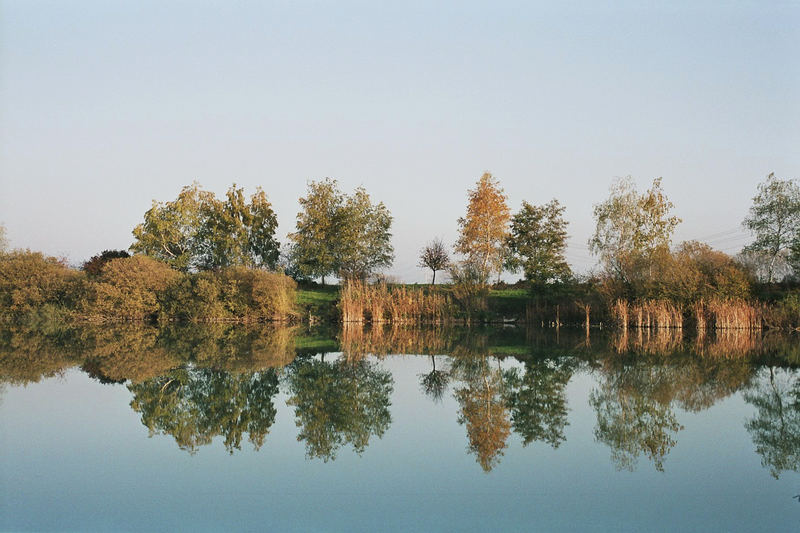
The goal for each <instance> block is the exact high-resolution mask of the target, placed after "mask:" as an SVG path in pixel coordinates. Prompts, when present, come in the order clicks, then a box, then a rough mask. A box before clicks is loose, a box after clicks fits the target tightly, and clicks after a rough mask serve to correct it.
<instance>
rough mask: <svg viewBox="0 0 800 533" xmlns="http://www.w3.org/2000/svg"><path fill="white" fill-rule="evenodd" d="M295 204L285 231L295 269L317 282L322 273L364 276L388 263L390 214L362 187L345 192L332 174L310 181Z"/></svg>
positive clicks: (351, 276)
mask: <svg viewBox="0 0 800 533" xmlns="http://www.w3.org/2000/svg"><path fill="white" fill-rule="evenodd" d="M300 207H301V209H302V210H301V211H300V212H299V213H298V214H297V229H296V231H295V232H294V233H291V234H290V235H289V239H290V240H291V241H292V247H291V252H290V256H291V258H290V260H291V262H292V263H293V265H294V268H295V269H296V270H297V271H298V272H299V273H300V274H302V275H305V276H309V277H320V278H322V280H323V283H324V280H325V277H326V276H328V275H337V276H339V277H340V278H342V279H365V278H367V277H368V276H370V275H371V274H374V273H375V272H377V271H379V270H381V269H382V268H386V267H388V266H390V265H391V264H392V261H393V260H394V248H393V247H392V244H391V238H392V234H391V227H392V216H391V214H390V213H389V210H388V209H387V208H386V206H385V205H384V204H383V202H378V203H377V204H373V203H372V201H371V199H370V197H369V194H368V193H367V191H366V190H365V189H364V188H363V187H359V188H357V189H356V190H355V191H354V192H353V194H352V195H346V194H344V193H342V192H341V191H340V190H339V185H338V183H337V181H336V180H334V179H330V178H326V179H325V180H323V181H319V182H314V181H312V182H310V183H309V184H308V194H307V195H306V196H305V197H303V198H300Z"/></svg>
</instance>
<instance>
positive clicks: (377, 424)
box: [286, 359, 393, 462]
mask: <svg viewBox="0 0 800 533" xmlns="http://www.w3.org/2000/svg"><path fill="white" fill-rule="evenodd" d="M287 381H288V384H289V388H288V395H289V399H288V400H287V402H286V403H287V404H289V405H291V406H293V407H294V414H295V418H296V419H295V424H296V425H297V427H298V428H300V432H299V434H298V435H297V440H298V441H305V443H306V453H307V455H308V456H309V457H318V458H320V459H322V460H323V461H325V462H327V461H328V460H333V459H335V458H336V453H337V451H338V449H339V448H340V447H341V446H343V445H345V444H351V445H352V446H353V449H354V450H355V452H356V453H357V454H359V455H361V454H362V453H363V452H364V450H365V449H366V448H367V446H368V445H369V439H370V438H371V437H372V435H377V436H378V437H382V436H383V434H384V433H385V432H386V430H387V429H389V425H390V424H391V422H392V417H391V414H390V412H389V405H390V403H391V402H390V399H391V395H392V390H393V379H392V375H391V373H390V372H387V371H385V370H381V369H380V368H378V365H377V364H376V363H372V362H369V361H366V360H364V359H361V360H358V361H347V360H344V359H338V360H336V361H334V362H325V361H321V360H317V359H304V360H297V361H295V362H294V363H292V364H291V365H290V367H289V372H288V375H287Z"/></svg>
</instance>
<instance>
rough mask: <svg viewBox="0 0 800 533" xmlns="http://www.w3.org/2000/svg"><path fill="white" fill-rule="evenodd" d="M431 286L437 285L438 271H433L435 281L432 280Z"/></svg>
mask: <svg viewBox="0 0 800 533" xmlns="http://www.w3.org/2000/svg"><path fill="white" fill-rule="evenodd" d="M431 285H436V270H434V271H433V279H432V280H431Z"/></svg>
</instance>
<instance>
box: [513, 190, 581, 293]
mask: <svg viewBox="0 0 800 533" xmlns="http://www.w3.org/2000/svg"><path fill="white" fill-rule="evenodd" d="M506 245H507V246H508V254H507V257H506V268H508V269H509V270H510V271H512V272H515V271H517V270H519V269H522V272H523V273H524V274H525V279H527V280H529V281H532V282H534V283H536V284H540V285H541V284H546V283H553V282H563V281H566V280H567V279H568V278H569V277H570V275H571V270H570V268H569V264H567V260H566V258H565V257H564V252H565V250H566V247H567V221H566V220H564V206H562V205H561V204H559V203H558V200H552V201H550V202H548V203H546V204H544V205H542V206H535V205H531V204H529V203H528V202H522V209H520V210H519V212H518V213H516V214H515V215H514V216H513V217H511V231H510V234H509V236H508V238H507V239H506Z"/></svg>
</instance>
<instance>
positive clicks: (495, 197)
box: [0, 172, 800, 323]
mask: <svg viewBox="0 0 800 533" xmlns="http://www.w3.org/2000/svg"><path fill="white" fill-rule="evenodd" d="M299 203H300V211H299V212H298V213H297V217H296V227H295V231H293V232H291V233H290V234H289V235H288V242H287V243H285V244H284V245H283V247H282V246H281V243H279V242H278V240H277V238H276V231H277V217H276V214H275V212H274V210H273V208H272V205H271V203H270V202H269V200H268V198H267V195H266V193H265V192H264V191H263V190H261V189H257V190H256V192H255V193H254V194H252V195H250V196H247V195H246V194H245V193H244V190H243V189H242V188H240V187H237V186H236V185H235V184H234V185H232V186H231V187H230V188H229V189H228V190H227V191H226V193H225V195H224V197H223V198H218V197H217V196H216V195H215V194H214V193H212V192H210V191H206V190H204V189H202V188H201V187H200V185H199V184H197V183H193V184H192V185H189V186H186V187H184V188H183V189H182V190H181V191H180V192H179V194H178V196H177V198H175V199H174V200H170V201H165V202H159V201H154V202H153V205H152V206H151V208H150V209H148V210H147V211H146V212H145V213H144V217H143V221H142V222H141V223H140V224H138V225H137V226H136V227H135V228H134V229H133V236H134V242H133V243H132V244H131V246H130V249H129V250H130V252H132V253H133V254H134V255H133V256H132V257H128V256H129V252H128V251H125V250H106V251H104V252H102V253H101V254H98V255H96V256H94V257H92V258H91V259H90V260H88V261H87V262H86V263H85V264H84V265H83V271H84V273H85V278H83V281H81V283H83V284H84V285H86V284H87V283H88V285H86V286H87V287H88V286H91V287H93V288H92V289H91V291H89V292H91V295H90V296H87V294H88V292H87V293H86V294H84V295H83V296H81V297H80V298H79V299H81V301H82V302H84V303H85V302H86V301H89V300H92V301H94V302H100V301H101V300H102V299H103V298H106V299H110V298H112V296H111V295H112V294H113V293H114V290H111V289H109V288H108V287H106V286H103V285H101V283H105V282H101V281H100V280H102V279H104V276H105V277H108V276H112V274H111V273H110V272H115V270H114V269H116V271H118V270H120V269H121V268H122V267H120V265H129V267H127V268H130V269H131V270H132V271H135V272H136V273H137V274H136V275H138V276H141V277H148V276H151V277H153V279H162V278H163V279H166V277H169V276H171V275H172V274H169V275H167V274H166V273H167V272H179V273H181V275H182V276H183V277H182V278H181V280H182V281H180V282H177V281H174V280H169V283H170V285H169V287H170V288H169V290H168V291H167V289H166V285H165V284H164V283H166V282H164V283H161V282H158V283H156V286H157V287H159V288H158V289H157V290H156V292H158V291H162V290H163V291H167V292H165V293H164V294H167V293H169V294H170V295H172V297H174V298H175V301H176V302H178V301H180V302H183V303H184V304H186V305H188V303H189V302H195V306H196V307H198V308H203V309H205V310H204V311H203V312H202V313H200V314H201V315H202V316H211V314H213V312H219V313H220V316H225V317H229V316H232V315H231V313H233V314H234V315H236V313H239V311H232V310H231V309H230V308H229V307H230V306H228V307H226V305H225V304H223V303H220V302H225V301H226V299H228V298H234V293H233V292H231V291H230V290H229V289H228V288H226V286H225V284H226V283H233V285H236V283H240V282H241V283H244V282H243V281H241V279H239V278H242V276H243V274H241V273H242V272H244V270H235V269H237V268H239V269H249V270H255V271H261V272H264V273H270V272H271V273H274V274H275V276H281V275H288V276H289V277H291V278H294V280H296V281H300V282H308V281H312V280H315V279H319V280H320V281H321V282H322V284H323V285H324V284H325V281H326V279H328V278H331V277H335V278H338V279H339V280H340V281H343V282H349V281H358V282H362V283H363V282H367V281H369V280H371V279H375V277H376V275H378V274H380V273H381V272H382V271H383V270H385V269H387V268H389V267H390V266H391V265H392V262H393V260H394V249H393V247H392V244H391V239H392V233H391V228H392V222H393V218H392V215H391V213H390V212H389V209H388V208H387V207H386V205H384V204H383V202H374V201H373V200H372V199H371V197H370V196H369V194H368V193H367V191H366V190H365V189H364V188H363V187H359V188H357V189H355V190H354V191H353V192H352V193H351V194H347V193H345V192H343V191H342V190H341V189H340V187H339V184H338V182H337V181H336V180H334V179H330V178H326V179H324V180H320V181H311V182H309V184H308V189H307V192H306V194H305V195H304V196H303V197H301V198H300V199H299ZM673 209H674V206H673V204H672V202H670V200H669V199H668V197H667V195H666V193H665V192H664V190H663V188H662V180H661V178H657V179H655V180H653V182H652V185H651V186H650V187H649V188H648V189H647V190H645V191H644V192H640V191H639V190H637V188H636V186H635V184H634V182H633V180H632V179H631V178H623V179H619V180H617V181H616V182H615V183H614V184H613V185H612V187H611V190H610V194H609V197H608V198H607V199H605V200H604V201H602V202H599V203H598V204H596V205H595V207H594V212H593V215H594V220H595V231H594V234H593V235H592V237H591V239H590V240H589V242H588V249H589V251H590V252H592V253H593V254H595V256H596V257H597V258H598V260H599V269H597V270H595V271H593V272H591V273H589V274H586V275H582V276H579V275H576V274H575V273H574V272H573V271H572V269H571V268H570V265H569V262H568V261H567V255H566V251H567V241H568V238H569V234H568V223H567V221H566V219H565V218H564V211H565V208H564V206H562V205H561V204H560V203H559V202H558V200H556V199H552V200H550V201H548V202H545V203H543V204H540V205H536V204H532V203H529V202H528V201H523V202H522V205H521V208H520V209H519V211H517V212H516V213H514V212H512V210H511V209H510V207H509V205H508V197H507V196H506V195H505V193H504V191H503V189H502V187H501V186H500V182H499V180H497V178H495V177H494V176H492V175H491V174H490V173H488V172H487V173H484V174H483V175H482V176H481V177H480V179H479V180H478V181H477V183H476V184H475V187H474V188H473V189H470V190H469V191H467V207H466V213H465V215H464V216H463V217H461V218H459V219H458V220H457V224H458V228H459V234H458V238H457V240H456V241H455V243H454V245H453V247H452V253H453V255H452V256H451V250H450V249H449V248H448V246H447V245H446V244H445V243H444V242H443V241H442V240H441V239H438V238H435V239H432V240H431V241H429V242H428V244H427V245H425V246H424V247H423V248H422V250H421V253H420V257H419V266H420V267H421V268H426V269H429V270H430V271H431V274H432V275H431V284H432V285H433V284H435V282H436V279H437V273H439V272H445V273H447V274H448V275H449V278H450V283H449V284H448V289H449V293H448V294H449V296H450V297H452V299H453V301H455V302H457V303H458V305H459V306H461V308H462V310H463V312H464V313H465V314H467V315H470V316H472V315H474V313H475V312H476V311H477V312H481V310H482V309H485V306H486V296H487V294H488V292H489V290H490V288H491V280H492V279H497V280H498V281H499V279H500V275H501V274H502V273H503V272H504V271H508V272H511V273H521V275H522V276H523V278H524V284H525V286H526V287H527V288H528V289H529V293H530V296H531V302H532V304H533V305H534V306H535V307H537V308H541V309H544V308H552V307H553V306H556V307H557V308H562V307H563V308H566V307H570V308H572V309H573V310H574V309H575V308H576V307H577V308H580V309H582V310H583V311H585V313H586V315H587V320H588V315H589V310H590V309H595V310H596V311H597V310H599V309H601V308H604V309H609V308H610V306H611V305H612V304H613V303H614V302H615V301H626V302H646V301H664V302H670V303H671V304H670V305H674V306H675V309H678V312H682V311H680V310H681V309H683V310H685V309H688V308H691V307H692V306H696V305H698V304H699V303H700V302H708V301H711V300H715V301H717V300H719V301H721V300H725V301H731V300H737V301H743V302H745V301H749V300H751V299H753V298H761V299H766V300H767V301H769V302H771V303H776V305H778V306H779V307H780V309H781V312H780V313H778V315H780V317H782V318H780V320H778V319H775V320H773V322H775V323H777V322H786V320H787V318H786V317H792V316H794V314H797V315H798V316H797V318H792V320H794V321H795V322H798V323H800V296H797V295H794V294H789V293H787V290H786V289H787V288H791V287H793V286H794V285H793V284H795V283H796V279H797V277H798V276H797V275H796V273H800V187H798V185H797V184H796V183H795V181H794V180H788V179H779V178H777V177H776V176H775V175H774V174H770V175H769V176H768V177H767V179H766V180H765V182H764V183H762V184H760V185H759V186H758V191H757V194H756V196H755V197H754V198H753V204H752V207H751V209H750V212H749V214H748V215H747V217H746V218H745V220H744V222H743V227H744V228H746V229H747V230H748V231H750V232H751V233H752V234H753V241H752V242H751V243H750V244H749V245H747V246H745V247H744V249H743V250H742V252H741V253H740V254H738V255H737V256H729V255H727V254H725V253H723V252H721V251H718V250H714V249H712V248H711V247H710V246H709V245H707V244H704V243H701V242H695V241H690V242H684V243H680V244H677V245H674V244H673V241H672V239H673V235H674V232H675V229H676V228H677V227H678V225H679V224H680V222H681V220H680V219H679V218H678V217H676V216H675V215H673V214H672V211H673ZM7 248H8V244H7V239H6V236H5V228H3V227H1V226H0V254H2V256H0V257H2V262H0V273H2V274H3V278H2V280H0V286H3V287H5V289H3V291H4V292H2V293H0V300H2V301H4V302H6V304H7V305H6V310H9V309H21V308H25V307H26V306H29V307H30V306H33V307H36V306H41V305H44V304H46V303H50V304H52V305H54V306H56V307H59V306H60V307H69V306H70V305H73V306H74V305H77V303H75V302H70V298H72V299H75V298H77V297H76V296H75V295H74V293H70V291H69V290H67V289H65V288H64V284H63V283H61V281H63V280H67V279H72V278H75V277H76V275H75V273H74V272H69V269H67V268H66V267H65V265H64V264H63V261H59V260H57V259H53V258H45V257H44V256H41V255H36V254H35V253H29V252H22V251H20V250H11V251H9V250H8V249H7ZM26 254H27V255H26ZM142 257H146V258H150V259H152V260H155V261H157V262H158V263H159V264H162V265H164V266H166V267H168V270H163V272H164V273H165V274H164V276H161V274H158V275H157V274H155V271H156V270H157V269H159V268H161V267H155V266H153V265H154V263H147V262H146V261H144V260H143V259H141V258H142ZM137 258H138V259H137ZM34 264H35V265H38V266H37V267H36V268H34V272H33V273H32V274H31V275H30V276H29V277H28V278H27V279H23V278H24V274H23V272H25V268H29V267H30V268H33V267H32V265H34ZM112 264H113V265H115V266H114V268H113V269H112V270H111V271H109V272H106V270H107V268H108V265H112ZM21 265H27V266H21ZM134 265H135V266H134ZM232 269H234V270H232ZM230 272H236V274H230ZM120 275H121V274H120ZM19 276H21V277H19ZM159 276H161V277H159ZM165 276H166V277H165ZM231 276H233V278H236V279H237V280H239V281H236V282H234V281H232V279H233V278H231ZM237 276H238V277H237ZM251 276H255V277H259V276H261V277H263V276H262V275H261V274H252V275H251ZM495 276H496V278H495ZM173 277H174V276H173ZM130 279H131V280H133V279H138V278H136V276H133V277H131V278H130ZM175 279H177V278H175ZM242 279H243V278H242ZM254 279H255V278H254ZM259 279H260V278H259ZM276 279H277V278H276ZM58 280H61V281H58ZM778 282H780V283H782V284H783V285H781V286H775V285H774V284H775V283H778ZM130 283H131V284H134V285H135V282H134V281H131V282H130ZM247 283H250V282H249V281H248V282H247ZM112 285H113V284H112ZM162 285H164V287H162ZM256 285H258V284H257V283H256ZM131 286H133V285H131ZM57 287H60V288H57ZM177 287H180V289H178V288H177ZM237 290H238V289H237ZM129 292H130V293H131V294H134V293H135V292H136V291H135V290H134V289H131V290H130V291H129ZM234 292H235V291H234ZM790 292H791V291H790ZM70 294H72V295H71V296H70ZM236 294H240V293H236ZM115 298H117V300H118V301H120V302H121V301H122V300H121V299H122V298H123V297H122V296H119V295H117V296H115ZM131 298H133V296H131ZM136 298H139V296H137V297H136ZM152 300H153V298H150V297H148V298H144V297H143V296H142V297H141V298H140V299H138V300H136V299H135V298H134V301H135V305H134V307H136V308H137V309H140V310H141V309H145V308H146V309H148V310H152V309H153V306H152V305H151V304H152ZM197 302H202V304H201V303H197ZM211 302H217V303H216V304H213V305H212V303H211ZM120 305H121V304H120ZM98 306H99V307H98ZM137 306H138V307H137ZM102 307H103V306H102V305H101V304H99V303H98V304H95V307H94V308H95V309H100V308H102ZM83 308H86V306H85V305H84V306H83ZM172 308H173V309H174V311H172V313H173V314H178V315H181V316H188V315H193V316H192V318H198V317H197V313H193V312H192V311H188V310H186V309H184V310H182V311H180V305H173V306H172ZM165 309H166V308H165V307H163V306H162V307H161V308H160V309H159V311H158V312H159V313H163V312H164V311H165ZM214 310H216V311H214ZM179 311H180V312H179ZM548 312H550V311H548ZM131 313H132V315H136V316H139V315H142V314H145V315H147V314H151V313H150V311H148V312H139V311H137V312H135V313H134V312H133V311H131ZM169 316H173V315H171V314H170V315H169ZM237 316H238V315H237ZM776 316H777V315H776ZM557 320H558V319H557Z"/></svg>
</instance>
